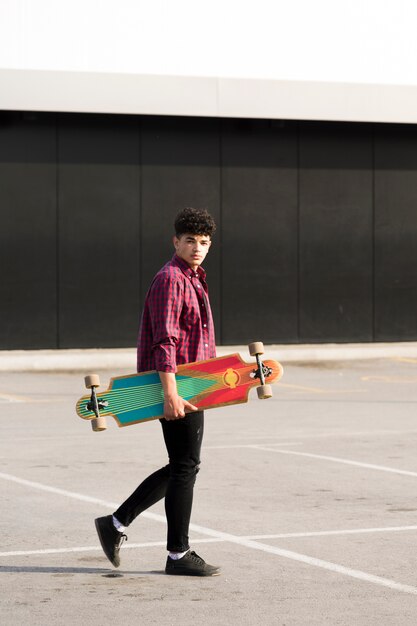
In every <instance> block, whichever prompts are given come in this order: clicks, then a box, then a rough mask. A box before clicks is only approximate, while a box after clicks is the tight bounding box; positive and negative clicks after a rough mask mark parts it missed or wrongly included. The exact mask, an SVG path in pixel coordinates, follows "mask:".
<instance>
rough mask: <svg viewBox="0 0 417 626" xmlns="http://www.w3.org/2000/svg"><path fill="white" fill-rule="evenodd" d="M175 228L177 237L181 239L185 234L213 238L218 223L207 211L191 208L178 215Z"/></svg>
mask: <svg viewBox="0 0 417 626" xmlns="http://www.w3.org/2000/svg"><path fill="white" fill-rule="evenodd" d="M174 227H175V234H176V235H177V237H181V235H185V233H191V234H192V235H208V236H209V237H212V236H213V235H214V233H215V231H216V223H215V221H214V219H213V217H212V216H211V215H210V213H209V212H208V211H206V209H193V208H191V207H187V208H186V209H183V210H182V211H180V212H179V213H178V215H177V217H176V218H175V222H174Z"/></svg>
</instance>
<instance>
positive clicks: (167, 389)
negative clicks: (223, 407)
mask: <svg viewBox="0 0 417 626" xmlns="http://www.w3.org/2000/svg"><path fill="white" fill-rule="evenodd" d="M159 377H160V379H161V383H162V388H163V390H164V398H165V400H164V417H165V419H166V420H177V419H181V418H182V417H185V414H186V413H190V412H191V411H198V408H197V407H196V406H194V404H191V403H190V402H187V400H184V398H181V396H179V395H178V391H177V381H176V380H175V374H172V373H171V372H159Z"/></svg>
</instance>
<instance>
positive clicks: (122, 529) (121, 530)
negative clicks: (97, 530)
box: [112, 515, 126, 533]
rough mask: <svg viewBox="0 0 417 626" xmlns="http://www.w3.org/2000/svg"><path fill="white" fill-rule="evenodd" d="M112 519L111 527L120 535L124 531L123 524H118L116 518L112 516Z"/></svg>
mask: <svg viewBox="0 0 417 626" xmlns="http://www.w3.org/2000/svg"><path fill="white" fill-rule="evenodd" d="M112 517H113V526H114V527H115V529H116V530H118V531H119V533H122V532H124V531H125V530H126V526H123V524H121V523H120V522H119V520H118V519H117V517H114V515H112Z"/></svg>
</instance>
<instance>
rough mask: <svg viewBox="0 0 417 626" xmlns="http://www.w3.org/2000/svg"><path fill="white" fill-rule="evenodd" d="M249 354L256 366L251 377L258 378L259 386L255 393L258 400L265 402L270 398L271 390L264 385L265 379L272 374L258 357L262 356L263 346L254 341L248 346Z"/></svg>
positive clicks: (268, 386)
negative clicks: (253, 358) (254, 360)
mask: <svg viewBox="0 0 417 626" xmlns="http://www.w3.org/2000/svg"><path fill="white" fill-rule="evenodd" d="M248 347H249V353H250V355H251V356H254V357H255V358H256V364H257V366H258V369H256V370H253V377H254V378H259V379H260V381H261V384H260V385H259V387H257V388H256V392H257V394H258V398H259V399H260V400H265V399H266V398H271V397H272V389H271V385H266V384H265V379H266V378H268V376H270V375H271V374H272V370H271V368H270V367H267V366H266V365H264V364H263V363H262V361H261V359H260V355H261V354H264V344H263V343H262V341H255V342H254V343H250V344H249V346H248Z"/></svg>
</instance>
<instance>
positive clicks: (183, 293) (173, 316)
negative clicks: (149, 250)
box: [137, 254, 216, 372]
mask: <svg viewBox="0 0 417 626" xmlns="http://www.w3.org/2000/svg"><path fill="white" fill-rule="evenodd" d="M215 356H216V345H215V339H214V326H213V317H212V314H211V309H210V303H209V299H208V289H207V283H206V273H205V271H204V270H203V268H201V267H199V268H198V269H197V271H194V270H192V269H191V268H190V267H189V265H188V263H186V262H185V261H183V260H182V259H181V258H180V257H178V256H177V255H176V254H174V256H173V257H172V259H171V261H169V262H168V263H167V264H166V265H164V267H163V268H162V269H161V270H160V271H159V272H158V273H157V274H156V276H155V278H154V279H153V281H152V284H151V286H150V288H149V291H148V293H147V295H146V299H145V304H144V309H143V314H142V322H141V326H140V331H139V337H138V360H137V369H138V372H146V371H148V370H154V369H155V370H157V371H159V372H176V371H177V365H181V364H183V363H192V362H193V361H200V360H204V359H210V358H212V357H215Z"/></svg>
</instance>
